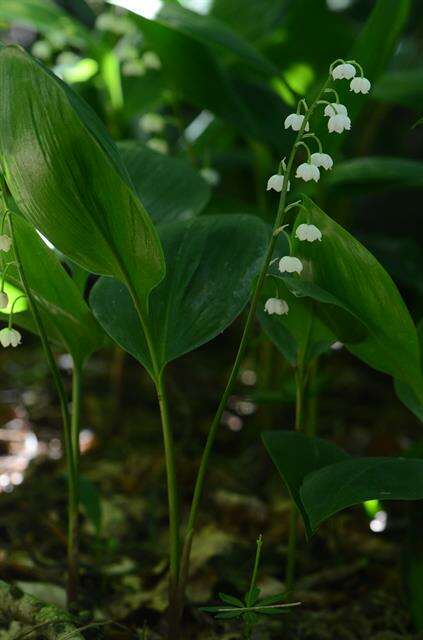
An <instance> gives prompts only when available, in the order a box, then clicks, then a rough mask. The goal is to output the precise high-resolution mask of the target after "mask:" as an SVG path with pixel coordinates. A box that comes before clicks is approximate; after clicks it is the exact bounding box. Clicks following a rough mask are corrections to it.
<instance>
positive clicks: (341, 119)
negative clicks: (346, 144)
mask: <svg viewBox="0 0 423 640" xmlns="http://www.w3.org/2000/svg"><path fill="white" fill-rule="evenodd" d="M350 129H351V120H350V119H349V117H348V116H344V115H343V114H342V113H338V114H337V115H336V116H331V117H330V118H329V120H328V131H329V133H334V132H335V133H342V132H343V131H349V130H350Z"/></svg>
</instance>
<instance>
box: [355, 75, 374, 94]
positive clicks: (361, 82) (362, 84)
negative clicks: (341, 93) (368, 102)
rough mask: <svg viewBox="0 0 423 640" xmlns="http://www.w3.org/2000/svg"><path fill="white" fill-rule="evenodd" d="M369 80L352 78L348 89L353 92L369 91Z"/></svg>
mask: <svg viewBox="0 0 423 640" xmlns="http://www.w3.org/2000/svg"><path fill="white" fill-rule="evenodd" d="M371 86H372V85H371V84H370V80H367V78H353V79H352V80H351V83H350V91H354V93H369V91H370V87H371Z"/></svg>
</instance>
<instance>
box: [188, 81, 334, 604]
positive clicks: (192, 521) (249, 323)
mask: <svg viewBox="0 0 423 640" xmlns="http://www.w3.org/2000/svg"><path fill="white" fill-rule="evenodd" d="M329 82H330V77H328V78H327V80H326V82H325V84H324V85H323V87H322V88H321V90H320V92H319V93H318V95H317V96H316V98H315V100H314V101H313V103H312V104H311V105H310V108H309V110H308V112H307V113H306V114H305V116H304V120H303V123H302V125H301V128H300V130H299V131H298V134H297V136H296V139H295V142H294V144H293V146H292V149H291V153H290V156H289V160H288V163H287V167H286V172H285V178H286V179H285V180H284V183H283V188H282V192H281V196H280V200H279V206H278V212H277V215H276V218H275V222H274V226H273V232H272V235H271V239H270V242H269V246H268V249H267V252H266V255H265V258H264V261H263V265H262V268H261V271H260V274H259V277H258V279H257V283H256V287H255V289H254V292H253V296H252V299H251V304H250V309H249V312H248V315H247V320H246V322H245V326H244V331H243V333H242V337H241V342H240V344H239V347H238V352H237V354H236V358H235V362H234V364H233V367H232V371H231V373H230V375H229V379H228V382H227V384H226V388H225V390H224V392H223V395H222V398H221V400H220V403H219V406H218V408H217V411H216V414H215V416H214V419H213V421H212V424H211V426H210V430H209V433H208V436H207V440H206V445H205V447H204V451H203V456H202V459H201V463H200V467H199V470H198V474H197V478H196V482H195V488H194V495H193V498H192V503H191V509H190V514H189V518H188V524H187V529H186V535H185V540H184V547H183V554H182V555H183V562H181V571H180V578H179V586H178V591H179V598H180V606H182V601H183V597H184V591H185V585H186V581H187V579H188V572H189V558H190V550H191V545H192V539H193V534H194V530H195V527H196V524H197V518H198V511H199V506H200V500H201V496H202V493H203V488H204V480H205V476H206V471H207V467H208V464H209V459H210V453H211V450H212V448H213V445H214V441H215V439H216V435H217V432H218V429H219V425H220V421H221V417H222V414H223V412H224V410H225V408H226V403H227V401H228V398H229V396H230V394H231V393H232V389H233V387H234V385H235V382H236V379H237V376H238V372H239V368H240V366H241V362H242V360H243V357H244V354H245V350H246V348H247V343H248V338H249V336H250V332H251V330H252V327H253V323H254V319H255V315H256V311H257V306H258V303H259V299H260V294H261V290H262V288H263V284H264V281H265V278H266V274H267V270H268V267H269V264H270V261H271V259H272V256H273V251H274V248H275V243H276V240H277V234H276V235H275V231H276V230H277V229H279V227H280V226H281V225H282V221H283V218H284V214H285V204H286V196H287V187H288V182H289V178H290V175H291V170H292V166H293V163H294V158H295V153H296V151H297V147H296V143H297V142H299V140H300V139H301V137H302V135H303V133H304V131H305V128H306V126H307V123H308V121H309V119H310V116H311V115H312V113H313V111H314V109H315V107H316V104H317V102H318V100H319V99H320V97H321V95H322V93H323V92H324V90H325V89H326V87H327V85H328V84H329Z"/></svg>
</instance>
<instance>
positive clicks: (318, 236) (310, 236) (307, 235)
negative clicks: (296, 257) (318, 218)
mask: <svg viewBox="0 0 423 640" xmlns="http://www.w3.org/2000/svg"><path fill="white" fill-rule="evenodd" d="M295 237H296V238H298V240H301V241H304V240H306V241H307V242H315V240H319V242H320V241H321V240H322V232H321V231H320V229H319V228H318V227H316V226H315V225H314V224H305V222H303V223H302V224H299V225H298V227H297V228H296V230H295Z"/></svg>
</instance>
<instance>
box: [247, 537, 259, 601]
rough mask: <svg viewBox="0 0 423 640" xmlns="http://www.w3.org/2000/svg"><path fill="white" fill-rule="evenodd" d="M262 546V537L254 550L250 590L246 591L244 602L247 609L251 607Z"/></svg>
mask: <svg viewBox="0 0 423 640" xmlns="http://www.w3.org/2000/svg"><path fill="white" fill-rule="evenodd" d="M262 546H263V536H259V537H258V539H257V549H256V557H255V560H254V567H253V573H252V574H251V582H250V589H249V591H248V597H247V602H246V604H247V607H251V606H252V604H253V602H252V597H253V592H254V589H255V586H256V582H257V573H258V569H259V565H260V556H261V548H262Z"/></svg>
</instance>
